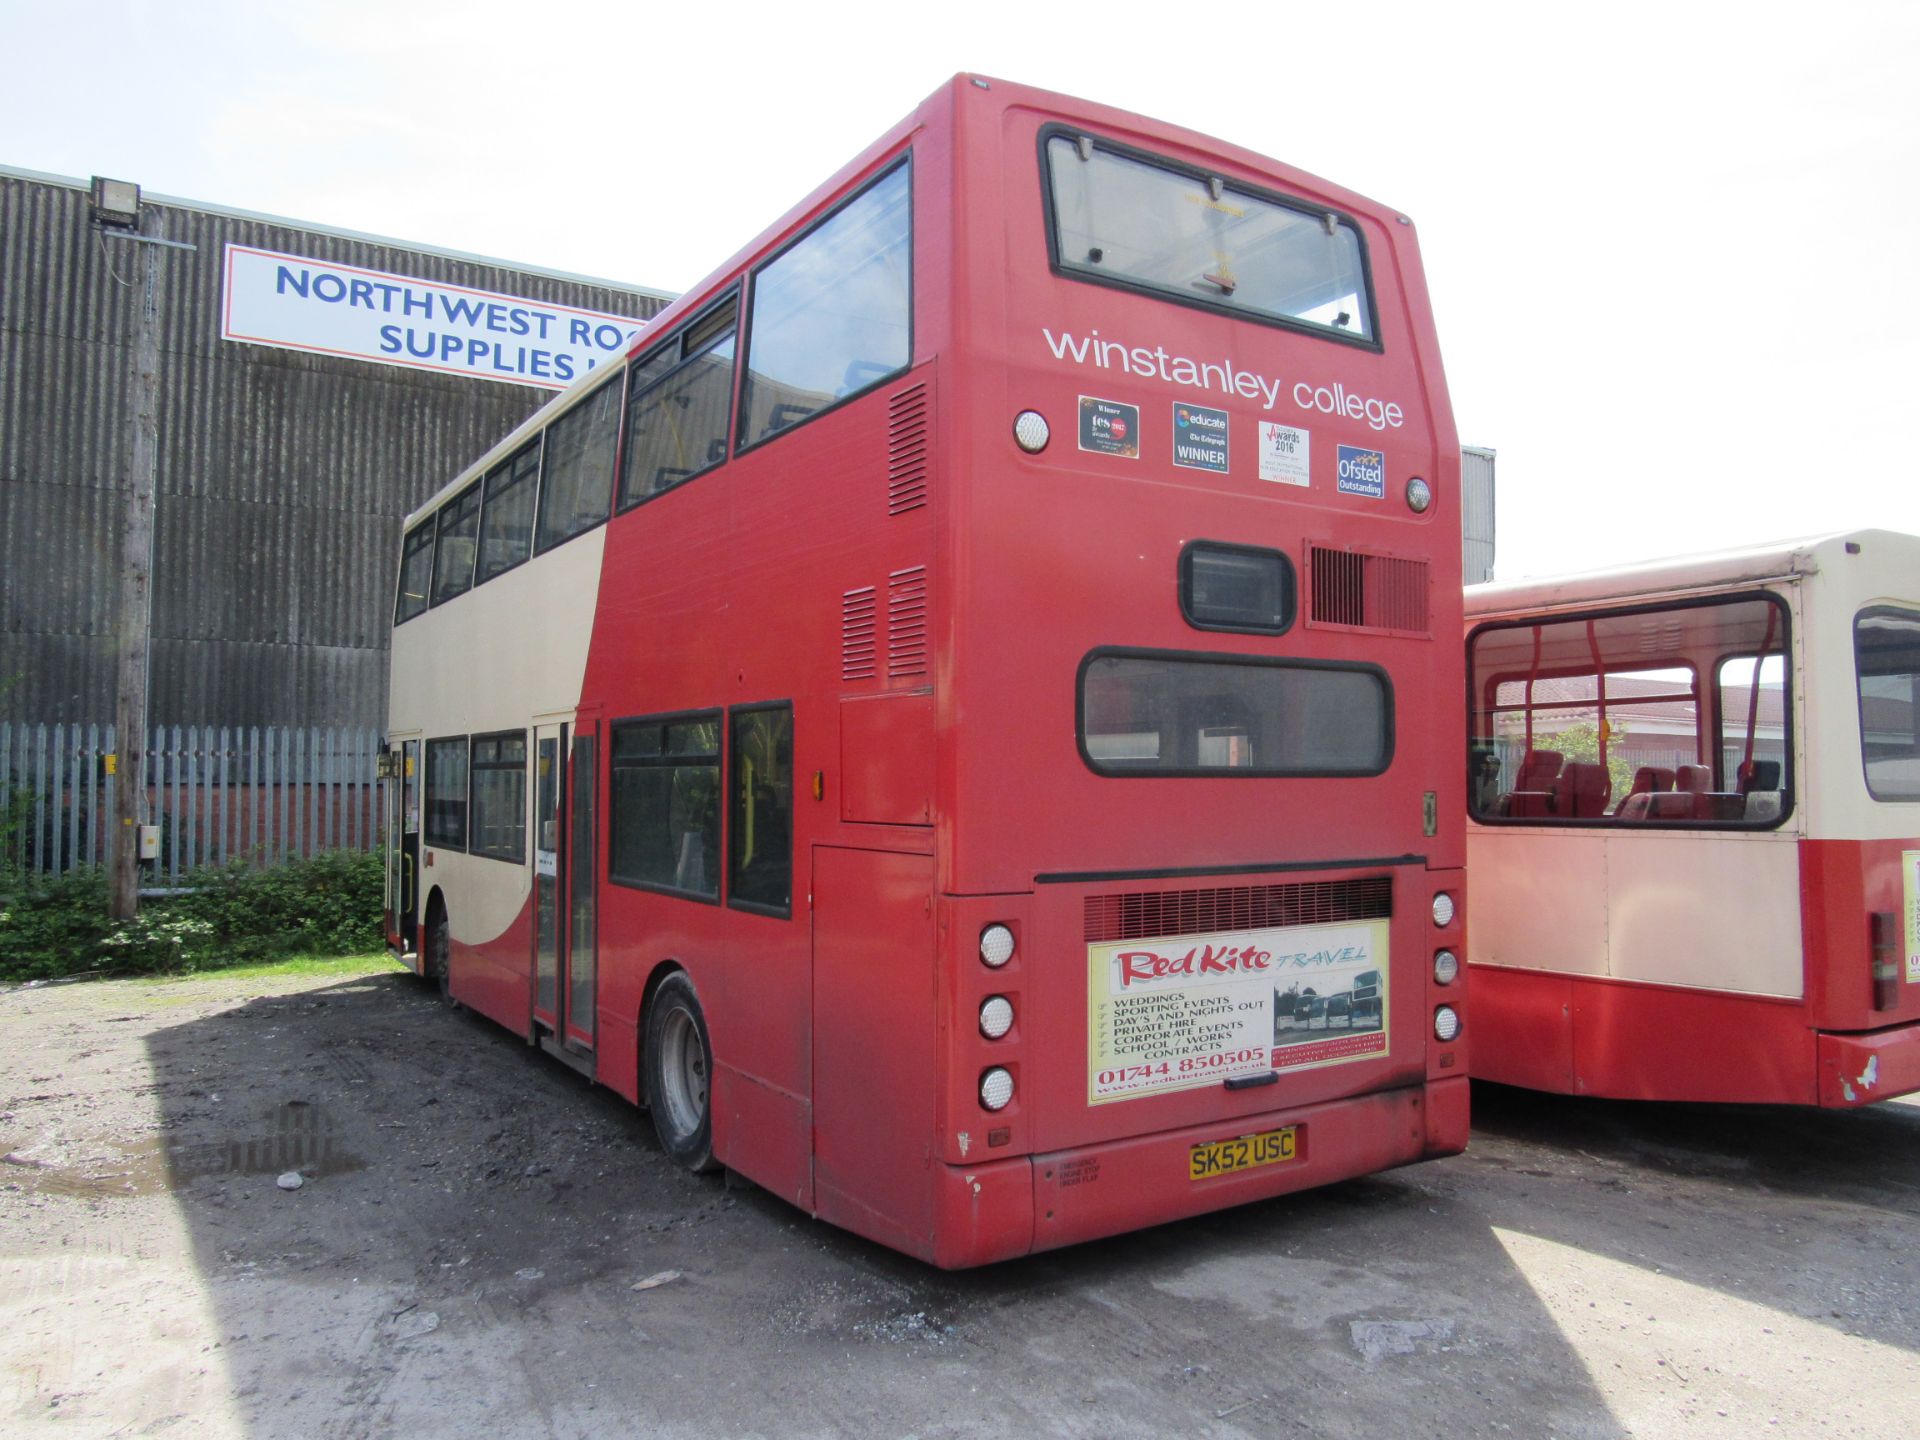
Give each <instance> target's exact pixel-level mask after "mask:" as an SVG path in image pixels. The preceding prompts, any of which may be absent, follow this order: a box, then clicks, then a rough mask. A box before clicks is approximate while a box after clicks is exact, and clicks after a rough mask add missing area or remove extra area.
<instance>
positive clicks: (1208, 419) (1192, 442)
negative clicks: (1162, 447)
mask: <svg viewBox="0 0 1920 1440" xmlns="http://www.w3.org/2000/svg"><path fill="white" fill-rule="evenodd" d="M1173 463H1174V464H1176V465H1180V466H1184V467H1185V468H1186V469H1188V470H1211V471H1213V472H1214V474H1216V475H1224V474H1226V473H1227V412H1226V411H1224V410H1214V409H1210V408H1209V407H1207V406H1205V405H1187V404H1184V403H1182V402H1180V401H1175V402H1174V406H1173Z"/></svg>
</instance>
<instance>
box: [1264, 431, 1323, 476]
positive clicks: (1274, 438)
mask: <svg viewBox="0 0 1920 1440" xmlns="http://www.w3.org/2000/svg"><path fill="white" fill-rule="evenodd" d="M1312 440H1313V437H1312V436H1311V435H1309V434H1308V433H1307V432H1306V431H1305V430H1302V429H1300V428H1298V427H1297V426H1294V425H1276V424H1275V423H1274V422H1273V421H1271V420H1262V421H1261V422H1260V478H1261V479H1262V480H1278V481H1279V482H1280V483H1281V484H1282V485H1305V484H1307V482H1308V477H1309V474H1310V472H1309V470H1308V466H1307V456H1308V448H1309V446H1310V445H1311V443H1312Z"/></svg>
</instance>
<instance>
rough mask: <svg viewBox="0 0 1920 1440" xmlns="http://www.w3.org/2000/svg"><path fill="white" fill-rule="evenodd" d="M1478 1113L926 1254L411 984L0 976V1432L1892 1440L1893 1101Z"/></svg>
mask: <svg viewBox="0 0 1920 1440" xmlns="http://www.w3.org/2000/svg"><path fill="white" fill-rule="evenodd" d="M1474 1103H1475V1122H1476V1130H1475V1135H1474V1142H1473V1148H1472V1149H1471V1151H1470V1152H1469V1153H1468V1154H1466V1155H1464V1156H1461V1157H1458V1158H1456V1159H1451V1160H1446V1161H1441V1162H1437V1163H1432V1164H1427V1165H1422V1166H1417V1167H1414V1168H1411V1169H1407V1170H1401V1171H1396V1172H1393V1173H1391V1174H1388V1175H1383V1176H1378V1177H1374V1178H1371V1179H1367V1180H1361V1181H1355V1182H1352V1183H1349V1184H1345V1185H1338V1186H1334V1187H1331V1188H1329V1189H1326V1190H1322V1191H1318V1192H1315V1193H1312V1194H1309V1195H1304V1196H1297V1197H1292V1198H1287V1199H1282V1200H1277V1201H1272V1202H1269V1203H1265V1204H1261V1205H1255V1206H1251V1207H1247V1208H1244V1209H1240V1210H1235V1211H1229V1212H1227V1213H1225V1214H1221V1215H1215V1216H1209V1217H1206V1218H1204V1219H1201V1220H1197V1221H1192V1222H1188V1223H1185V1224H1181V1225H1176V1226H1167V1227H1163V1228H1161V1229H1158V1230H1153V1231H1148V1232H1145V1233H1142V1234H1138V1235H1132V1236H1126V1237H1122V1238H1120V1239H1117V1240H1112V1241H1107V1242H1102V1243H1100V1244H1096V1245H1088V1246H1082V1247H1079V1248H1077V1249H1073V1250H1067V1251H1062V1252H1058V1253H1054V1254H1048V1255H1042V1256H1038V1257H1035V1258H1033V1259H1031V1260H1026V1261H1019V1262H1014V1263H1010V1264H1007V1265H1001V1266H996V1267H993V1268H991V1269H989V1270H986V1271H980V1272H973V1273H968V1274H960V1275H945V1274H941V1273H939V1272H937V1271H932V1270H929V1269H927V1268H925V1267H923V1266H921V1265H918V1264H916V1263H915V1262H913V1261H909V1260H906V1259H903V1258H901V1257H899V1256H896V1255H893V1254H892V1253H890V1252H888V1251H885V1250H881V1249H879V1248H877V1247H875V1246H872V1245H869V1244H867V1243H865V1242H864V1241H860V1240H857V1239H854V1238H853V1237H851V1236H848V1235H844V1234H841V1233H839V1232H837V1231H834V1230H831V1229H828V1228H826V1227H824V1226H821V1225H818V1224H816V1223H814V1222H813V1221H811V1220H808V1219H807V1218H805V1217H804V1216H802V1215H800V1214H799V1213H798V1212H796V1211H794V1210H792V1209H790V1208H789V1207H787V1206H785V1205H783V1204H782V1203H780V1202H779V1201H777V1200H775V1199H773V1198H772V1197H770V1196H768V1195H766V1194H764V1193H762V1192H760V1191H758V1190H756V1189H754V1188H752V1187H751V1186H748V1185H745V1184H744V1183H742V1182H734V1183H733V1184H732V1185H729V1183H728V1182H727V1180H726V1179H725V1178H723V1177H694V1176H690V1175H687V1174H684V1173H682V1172H680V1171H678V1170H675V1169H673V1168H672V1167H671V1166H670V1165H669V1164H667V1162H666V1161H665V1159H664V1158H663V1156H662V1155H661V1152H660V1150H659V1147H658V1145H657V1143H656V1142H655V1141H654V1139H653V1136H652V1132H651V1129H650V1128H649V1126H648V1123H647V1120H646V1117H645V1116H644V1115H641V1114H639V1113H637V1112H635V1111H633V1110H631V1109H629V1108H628V1107H626V1106H625V1105H624V1104H622V1103H621V1102H619V1101H617V1100H615V1099H613V1098H612V1097H610V1096H608V1095H607V1094H605V1093H604V1092H599V1091H595V1090H593V1089H592V1088H591V1087H589V1086H588V1085H586V1084H585V1083H584V1082H583V1081H581V1080H580V1079H579V1078H577V1077H576V1076H575V1075H573V1074H572V1073H571V1072H570V1071H568V1070H566V1069H565V1068H564V1067H562V1066H560V1065H558V1064H556V1063H554V1062H552V1061H550V1060H548V1059H546V1058H545V1057H543V1056H539V1055H537V1054H535V1053H532V1052H530V1051H528V1050H527V1048H526V1047H525V1046H524V1045H522V1044H520V1043H519V1042H517V1041H516V1040H514V1039H513V1038H512V1037H510V1036H508V1035H505V1034H504V1033H502V1032H500V1031H499V1030H498V1029H496V1028H495V1027H493V1026H492V1025H490V1024H488V1023H487V1022H485V1021H482V1020H480V1019H478V1018H476V1017H474V1016H473V1015H471V1014H470V1013H467V1012H456V1011H453V1010H450V1009H447V1008H443V1007H442V1006H441V1005H440V1003H439V1002H438V1000H437V999H436V998H435V997H433V996H432V995H431V994H430V993H429V992H428V991H426V990H425V989H423V988H421V987H420V986H419V985H418V984H417V983H416V982H414V981H413V980H411V979H410V978H409V977H406V976H403V975H399V974H396V973H390V972H381V973H376V974H369V975H365V976H356V977H349V978H345V979H342V978H339V977H332V978H326V979H312V978H308V979H274V980H267V981H262V980H257V979H256V980H251V981H247V980H238V979H221V978H218V977H214V978H208V979H201V980H194V981H186V982H166V983H161V982H143V981H120V982H113V983H96V984H78V985H63V986H52V987H46V988H41V989H32V990H23V991H15V992H12V993H10V994H5V995H0V1433H4V1434H7V1435H39V1434H48V1435H61V1434H65V1435H76V1436H79V1435H88V1436H92V1435H109V1434H110V1435H148V1434H163V1433H164V1434H177V1435H182V1436H184V1435H193V1436H196V1437H198V1436H203V1435H205V1436H216V1437H217V1436H249V1437H264V1436H282V1435H285V1436H301V1437H315V1436H339V1437H359V1436H368V1435H389V1434H406V1435H409V1436H420V1435H442V1434H457V1433H468V1434H472V1433H481V1432H484V1433H485V1434H487V1435H488V1436H489V1437H495V1436H497V1437H509V1436H520V1435H532V1436H552V1437H572V1436H583V1437H585V1436H593V1437H601V1436H605V1435H608V1434H634V1435H649V1436H653V1435H657V1436H683V1435H684V1436H695V1435H702V1436H704V1435H729V1436H731V1435H769V1436H772V1435H779V1436H811V1435H846V1436H869V1435H888V1436H908V1435H912V1436H925V1437H934V1436H976V1435H978V1436H1001V1435H1028V1434H1039V1435H1064V1436H1088V1437H1098V1440H1114V1437H1126V1436H1136V1435H1139V1436H1145V1435H1174V1434H1177V1435H1196V1436H1223V1437H1224V1436H1328V1437H1345V1436H1354V1437H1362V1436H1364V1437H1368V1440H1389V1437H1394V1440H1397V1437H1402V1436H1424V1435H1433V1436H1446V1437H1457V1436H1461V1435H1478V1434H1495V1435H1517V1436H1536V1435H1548V1434H1553V1435H1564V1436H1595V1437H1600V1436H1621V1435H1642V1436H1663V1435H1680V1434H1684V1435H1686V1436H1689V1437H1692V1436H1722V1435H1724V1436H1753V1435H1846V1436H1882V1435H1884V1436H1899V1437H1901V1440H1906V1437H1910V1436H1911V1435H1912V1434H1913V1433H1914V1432H1913V1427H1914V1423H1915V1422H1914V1419H1913V1417H1914V1416H1915V1414H1916V1413H1920V1363H1916V1354H1915V1352H1916V1350H1920V1262H1917V1261H1916V1259H1915V1256H1916V1253H1917V1252H1920V1107H1917V1106H1915V1105H1913V1104H1910V1103H1901V1102H1896V1103H1893V1104H1888V1105H1882V1106H1880V1107H1878V1108H1876V1109H1873V1110H1869V1111H1863V1112H1857V1113H1852V1114H1817V1113H1802V1112H1796V1111H1788V1110H1769V1109H1724V1108H1723V1109H1706V1108H1702V1107H1687V1106H1629V1105H1619V1104H1606V1103H1600V1102H1579V1103H1572V1102H1567V1101H1561V1100H1553V1099H1549V1098H1546V1097H1537V1096H1530V1095H1526V1094H1524V1093H1521V1092H1517V1091H1508V1090H1501V1089H1498V1088H1493V1087H1482V1088H1480V1089H1478V1090H1477V1091H1476V1093H1475V1096H1474ZM287 1172H295V1173H297V1174H298V1175H299V1176H300V1177H301V1184H300V1187H299V1188H298V1189H282V1188H280V1184H279V1179H278V1177H280V1176H281V1175H283V1174H286V1173H287Z"/></svg>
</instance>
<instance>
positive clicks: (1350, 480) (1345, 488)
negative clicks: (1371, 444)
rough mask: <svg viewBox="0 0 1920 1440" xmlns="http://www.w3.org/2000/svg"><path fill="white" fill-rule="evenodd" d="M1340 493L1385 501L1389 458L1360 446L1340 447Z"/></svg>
mask: <svg viewBox="0 0 1920 1440" xmlns="http://www.w3.org/2000/svg"><path fill="white" fill-rule="evenodd" d="M1339 475H1340V486H1339V488H1340V493H1341V494H1342V495H1364V496H1366V497H1367V498H1368V499H1369V500H1384V499H1385V498H1386V495H1387V457H1386V456H1385V455H1383V454H1381V453H1380V452H1379V451H1378V450H1363V449H1362V448H1361V447H1360V446H1358V445H1342V446H1341V447H1340V471H1339Z"/></svg>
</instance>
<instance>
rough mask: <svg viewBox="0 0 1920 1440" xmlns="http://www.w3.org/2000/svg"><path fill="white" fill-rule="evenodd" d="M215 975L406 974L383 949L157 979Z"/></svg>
mask: <svg viewBox="0 0 1920 1440" xmlns="http://www.w3.org/2000/svg"><path fill="white" fill-rule="evenodd" d="M209 974H213V975H217V976H218V977H219V978H220V979H222V980H285V979H301V980H351V979H353V978H354V977H355V976H359V975H404V974H406V968H405V967H404V966H401V965H396V964H394V962H393V959H392V957H391V956H389V955H388V954H387V952H386V951H384V950H382V951H380V952H379V953H378V954H375V955H293V956H290V957H288V958H287V959H285V960H257V961H255V962H253V963H252V964H250V965H228V966H225V967H223V968H221V969H219V970H214V971H195V972H194V973H192V974H189V975H161V976H157V977H154V978H156V979H158V980H159V981H160V982H161V983H163V984H167V985H173V984H179V983H183V982H185V981H189V980H198V979H202V978H204V977H205V976H207V975H209Z"/></svg>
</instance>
